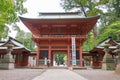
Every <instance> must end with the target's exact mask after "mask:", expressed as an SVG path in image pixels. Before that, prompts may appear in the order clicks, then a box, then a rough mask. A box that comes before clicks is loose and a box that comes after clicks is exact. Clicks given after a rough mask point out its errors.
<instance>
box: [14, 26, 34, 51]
mask: <svg viewBox="0 0 120 80" xmlns="http://www.w3.org/2000/svg"><path fill="white" fill-rule="evenodd" d="M31 37H32V34H31V33H29V32H24V31H23V30H20V29H19V28H18V32H17V35H16V39H17V40H19V41H21V42H22V43H23V44H24V45H25V47H27V48H28V49H30V50H32V51H34V50H35V43H34V42H33V41H32V40H31Z"/></svg>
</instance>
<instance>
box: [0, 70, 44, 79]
mask: <svg viewBox="0 0 120 80" xmlns="http://www.w3.org/2000/svg"><path fill="white" fill-rule="evenodd" d="M44 71H45V70H42V69H14V70H0V80H32V79H33V78H35V77H36V76H39V75H41V74H42V73H43V72H44Z"/></svg>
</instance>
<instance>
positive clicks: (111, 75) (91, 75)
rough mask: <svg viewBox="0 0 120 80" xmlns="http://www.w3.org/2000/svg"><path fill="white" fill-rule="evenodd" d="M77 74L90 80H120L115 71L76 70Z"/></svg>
mask: <svg viewBox="0 0 120 80" xmlns="http://www.w3.org/2000/svg"><path fill="white" fill-rule="evenodd" d="M75 72H76V73H78V74H79V75H81V76H83V77H85V78H87V79H88V80H120V75H117V74H115V72H114V71H105V70H100V69H89V70H75Z"/></svg>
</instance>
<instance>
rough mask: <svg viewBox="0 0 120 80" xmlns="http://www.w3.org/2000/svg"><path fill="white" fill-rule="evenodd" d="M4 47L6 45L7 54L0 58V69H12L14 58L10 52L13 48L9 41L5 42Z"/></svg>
mask: <svg viewBox="0 0 120 80" xmlns="http://www.w3.org/2000/svg"><path fill="white" fill-rule="evenodd" d="M4 47H7V49H6V50H7V54H6V55H5V56H4V59H2V60H1V63H0V69H14V62H15V61H14V59H13V56H12V54H11V52H12V50H13V47H14V46H13V45H12V44H11V43H6V44H5V45H4Z"/></svg>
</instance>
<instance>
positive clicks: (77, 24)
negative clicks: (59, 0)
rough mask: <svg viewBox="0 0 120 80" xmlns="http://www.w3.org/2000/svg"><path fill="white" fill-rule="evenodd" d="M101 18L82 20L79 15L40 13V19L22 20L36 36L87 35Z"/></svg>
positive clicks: (23, 18)
mask: <svg viewBox="0 0 120 80" xmlns="http://www.w3.org/2000/svg"><path fill="white" fill-rule="evenodd" d="M99 17H100V16H94V17H87V18H81V16H80V15H79V13H39V17H38V18H25V17H20V19H21V20H22V22H23V23H24V24H25V25H26V27H27V28H28V29H29V30H30V31H31V32H32V33H33V35H35V36H40V35H48V34H51V35H58V34H60V35H87V33H88V32H89V31H90V30H91V29H92V28H93V27H94V25H95V24H96V22H97V20H98V19H99Z"/></svg>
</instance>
